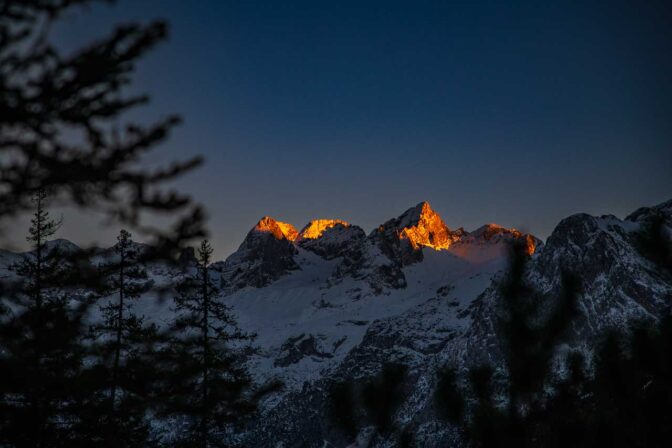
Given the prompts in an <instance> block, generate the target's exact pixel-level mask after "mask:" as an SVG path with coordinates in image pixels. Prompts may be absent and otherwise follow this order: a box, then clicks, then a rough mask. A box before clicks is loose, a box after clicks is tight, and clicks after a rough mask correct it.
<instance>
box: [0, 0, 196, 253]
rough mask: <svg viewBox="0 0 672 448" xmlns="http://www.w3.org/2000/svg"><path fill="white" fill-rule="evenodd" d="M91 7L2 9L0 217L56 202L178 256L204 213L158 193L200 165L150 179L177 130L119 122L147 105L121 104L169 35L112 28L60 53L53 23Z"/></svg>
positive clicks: (154, 28)
mask: <svg viewBox="0 0 672 448" xmlns="http://www.w3.org/2000/svg"><path fill="white" fill-rule="evenodd" d="M90 3H93V1H91V0H39V1H37V0H36V1H30V0H29V1H26V0H2V1H0V218H4V217H8V216H12V215H16V214H18V213H21V212H23V211H26V210H29V209H30V208H31V202H30V199H31V197H32V196H33V195H34V194H35V193H36V192H38V191H40V190H45V189H46V190H49V191H50V193H51V194H52V196H53V197H55V198H59V199H62V200H63V201H65V202H69V203H71V204H75V205H77V206H80V207H84V208H87V209H90V210H99V211H101V212H103V213H105V214H109V215H110V216H112V217H113V218H115V219H121V220H122V221H124V222H126V223H128V224H129V225H132V226H134V227H136V228H138V229H139V230H143V231H149V232H150V233H152V234H153V235H154V236H155V237H156V239H155V241H154V245H155V246H157V247H158V248H159V249H161V251H162V252H169V253H171V254H172V255H174V256H175V255H177V250H178V249H179V246H181V245H182V244H183V243H184V242H186V241H188V240H189V239H190V238H193V237H200V236H202V235H203V229H202V225H201V224H202V218H203V215H202V211H201V210H200V208H198V207H197V206H193V204H192V203H191V201H190V200H189V198H188V197H187V196H185V195H182V194H180V193H178V192H177V191H174V190H165V189H164V188H162V185H165V183H166V182H167V181H170V180H172V179H175V178H177V177H179V176H180V175H181V174H183V173H184V172H186V171H188V170H190V169H192V168H194V167H195V166H197V165H198V164H199V163H200V159H199V158H194V159H191V160H187V161H185V162H183V163H175V164H173V165H171V166H169V167H167V168H164V169H158V170H155V169H153V168H150V167H149V165H144V166H141V165H140V163H141V157H142V156H143V155H144V154H146V153H148V152H149V151H150V150H152V149H154V148H155V147H156V145H157V144H159V143H161V142H162V141H163V140H164V139H165V138H166V137H167V136H168V135H169V132H170V130H171V129H172V128H173V127H174V126H175V125H176V124H178V123H179V121H180V120H179V118H178V117H177V116H170V117H168V118H166V119H165V120H162V121H160V122H158V123H155V124H152V125H150V126H141V125H139V124H134V123H128V124H126V125H125V126H124V127H120V126H119V123H120V120H121V119H122V118H123V117H124V115H125V114H126V113H127V112H128V111H130V110H131V109H133V108H135V107H137V106H139V105H142V104H145V103H147V101H148V96H146V95H125V94H124V93H125V92H124V88H125V87H126V86H127V85H128V84H129V83H130V82H131V79H132V76H131V75H132V74H133V72H134V70H135V67H136V63H137V61H138V60H139V59H141V58H142V57H143V56H144V55H145V54H146V53H147V51H149V50H150V49H152V48H153V47H154V46H155V45H156V44H157V43H158V42H160V41H161V40H163V39H165V37H166V35H167V26H166V24H165V23H164V22H161V21H157V22H153V23H150V24H148V25H140V24H126V25H122V26H118V27H117V28H116V29H115V30H114V31H113V32H112V33H111V34H110V35H109V36H107V37H105V38H102V39H99V40H96V41H93V42H91V43H89V44H88V45H86V46H84V47H83V48H81V49H79V50H76V51H73V52H71V53H70V54H64V53H63V52H62V51H61V49H60V48H59V47H58V46H57V45H55V44H54V43H52V42H51V41H50V39H49V37H50V33H49V32H50V30H51V28H52V25H53V23H54V22H56V21H57V20H58V19H59V18H61V16H63V15H64V14H66V13H67V12H69V11H71V10H73V9H74V8H76V7H80V6H84V5H87V4H90ZM147 211H156V212H169V213H170V214H171V216H181V219H180V220H179V221H178V222H177V223H176V224H175V226H174V227H173V228H172V229H171V230H170V231H169V232H165V231H159V230H158V229H149V228H145V227H142V223H141V215H142V213H141V212H147Z"/></svg>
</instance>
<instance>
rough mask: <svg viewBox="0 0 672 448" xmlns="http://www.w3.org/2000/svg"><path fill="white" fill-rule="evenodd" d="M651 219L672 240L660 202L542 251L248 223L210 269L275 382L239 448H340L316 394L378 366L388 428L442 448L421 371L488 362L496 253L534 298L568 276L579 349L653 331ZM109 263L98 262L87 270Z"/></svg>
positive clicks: (405, 231) (143, 304)
mask: <svg viewBox="0 0 672 448" xmlns="http://www.w3.org/2000/svg"><path fill="white" fill-rule="evenodd" d="M655 213H660V214H662V215H663V216H665V219H666V220H667V225H668V226H669V227H670V228H672V201H669V202H667V203H665V204H661V205H660V206H657V207H654V208H643V209H640V210H638V211H636V212H635V213H633V214H632V215H630V216H629V217H628V218H626V219H625V220H620V219H618V218H615V217H613V216H602V217H593V216H589V215H585V214H579V215H574V216H571V217H569V218H567V219H565V220H563V221H562V222H561V223H560V224H559V225H558V226H557V228H556V229H555V231H554V232H553V233H552V235H551V236H550V237H549V238H548V240H547V241H546V243H545V244H544V243H542V242H541V241H540V240H538V239H537V238H535V237H534V236H532V235H529V234H523V233H521V232H519V231H517V230H515V229H507V228H504V227H501V226H498V225H496V224H487V225H485V226H483V227H480V228H479V229H476V230H475V231H473V232H467V231H464V230H463V229H461V228H460V229H457V230H451V229H449V228H448V227H447V226H446V224H445V223H444V222H443V220H442V219H441V217H440V216H439V215H438V214H437V213H436V212H435V211H434V210H432V208H431V206H430V205H429V204H427V203H426V202H423V203H420V204H418V205H417V206H415V207H411V208H410V209H408V210H407V211H406V212H404V213H402V214H401V215H400V216H399V217H397V218H393V219H390V220H388V221H386V222H385V223H383V224H381V225H380V226H378V227H377V228H376V229H374V230H373V231H371V232H370V233H369V234H368V235H367V234H366V233H365V232H364V230H363V229H361V228H360V227H358V226H356V225H352V224H349V223H347V222H345V221H341V220H336V219H328V220H327V219H321V220H315V221H311V222H310V223H308V224H307V225H305V226H304V227H303V228H302V230H301V231H297V230H296V228H295V227H294V226H292V225H291V224H287V223H283V222H280V221H277V220H275V219H273V218H270V217H264V218H262V219H261V220H260V221H259V222H258V223H257V224H256V225H255V226H254V227H253V228H252V230H250V232H249V233H248V235H247V236H246V238H245V240H244V241H243V242H242V244H241V245H240V247H239V249H238V250H237V251H236V252H235V253H234V254H232V255H231V256H229V257H228V258H227V259H226V260H225V261H222V262H218V263H214V264H213V265H212V266H211V270H212V274H213V275H215V276H218V277H219V278H220V279H221V285H222V289H223V294H222V297H221V300H223V301H225V302H226V303H228V304H229V305H230V306H231V307H232V309H233V311H234V313H235V314H236V317H237V319H238V322H239V324H240V326H241V327H242V329H243V330H245V331H248V332H253V333H256V334H257V338H256V340H255V341H254V345H255V347H256V350H255V351H254V354H253V355H252V356H251V358H250V360H249V363H250V369H251V371H252V372H253V374H254V375H255V377H256V378H257V379H258V380H260V381H263V380H265V379H268V378H272V377H277V378H280V379H282V380H283V381H284V382H285V388H284V390H283V392H282V393H280V394H278V395H275V396H274V397H273V398H272V399H270V400H269V401H268V402H266V403H265V406H264V410H263V416H262V418H261V419H259V420H257V421H256V422H253V423H252V424H251V426H250V427H249V429H248V431H247V432H246V434H245V435H244V436H243V438H242V443H243V444H247V446H309V447H313V446H315V447H317V446H323V445H324V443H325V440H326V441H329V443H331V444H332V445H330V446H345V445H346V444H347V443H349V442H351V441H347V440H345V439H343V438H342V435H339V434H338V433H336V432H334V431H333V430H332V429H333V428H331V426H330V424H329V421H328V419H327V418H325V414H324V400H325V390H326V387H327V385H328V384H329V382H330V381H333V380H334V379H338V378H360V377H366V376H368V375H371V374H373V373H375V372H377V371H378V370H379V369H380V367H381V366H382V365H383V364H384V363H387V362H390V361H400V362H403V363H405V364H407V365H408V366H410V375H409V379H408V382H407V384H406V385H405V388H406V392H407V394H406V396H407V399H406V401H405V403H404V404H403V406H402V409H401V411H400V413H399V415H398V416H397V419H398V420H399V421H400V422H402V423H404V424H405V425H410V427H412V428H413V431H414V433H415V434H416V438H417V441H418V444H419V446H428V447H431V446H436V447H438V446H446V445H451V444H454V443H456V442H457V440H456V439H455V434H453V432H452V431H451V429H450V428H447V427H445V425H442V424H439V423H438V422H437V420H436V419H435V417H434V416H433V411H432V407H431V393H432V390H433V384H434V380H435V372H436V369H437V368H438V367H439V366H442V365H444V364H445V363H454V364H457V365H468V364H470V363H474V362H481V361H484V360H491V361H493V362H495V363H496V362H497V359H498V356H499V353H498V350H499V349H498V341H497V338H496V334H495V332H494V329H493V321H494V309H495V306H494V305H495V303H496V302H497V299H498V297H497V291H498V289H497V288H496V287H495V285H494V284H493V279H495V280H496V279H497V277H498V275H500V274H501V273H502V272H503V269H504V268H505V262H506V249H507V243H509V242H511V241H514V240H517V241H521V242H523V243H524V244H526V246H527V248H528V253H529V254H530V256H531V259H530V263H529V272H528V278H529V280H530V282H531V283H532V284H533V285H534V286H535V287H536V288H537V289H538V290H539V291H541V292H543V293H548V294H549V295H553V293H554V292H555V291H557V289H558V288H559V281H558V279H559V273H560V271H561V270H563V269H568V268H569V269H571V270H572V271H574V272H577V273H578V274H579V275H580V277H581V279H582V283H583V295H582V297H581V300H580V306H581V310H582V317H581V319H580V320H579V321H577V322H576V324H575V330H576V335H577V341H579V343H580V341H584V342H585V341H588V340H590V338H591V337H592V336H594V335H595V334H597V333H598V332H599V331H600V330H601V329H603V328H605V327H607V326H609V325H621V324H622V323H623V322H625V321H626V320H627V319H629V318H632V317H647V318H655V317H656V316H659V315H660V314H661V313H663V312H664V310H665V309H667V308H666V307H669V304H670V302H669V300H670V294H672V280H671V279H670V276H669V274H668V273H665V272H661V271H660V269H658V268H657V267H656V266H655V265H654V264H653V263H652V262H651V261H649V260H647V259H646V257H644V256H643V255H642V254H641V251H640V250H639V249H638V245H637V237H636V232H637V231H638V230H639V229H640V228H641V225H642V223H643V222H645V221H646V220H647V219H648V217H650V216H651V215H652V214H655ZM59 244H60V245H63V243H59ZM64 247H65V246H64ZM73 250H74V249H73ZM138 250H142V247H141V246H139V249H138ZM112 254H113V251H112V250H111V249H108V250H107V251H105V250H101V251H99V252H98V253H97V255H96V257H98V259H101V260H102V259H103V258H104V257H109V256H113V255H112ZM18 257H19V255H17V254H11V253H6V252H0V275H9V274H8V273H7V270H6V265H7V264H8V263H9V261H12V260H13V261H15V260H16V259H17V258H18ZM192 266H193V254H189V253H185V254H184V256H183V257H182V259H181V264H179V265H166V264H161V263H151V264H149V265H147V266H146V270H147V274H148V278H149V279H150V280H151V281H152V282H153V283H154V284H155V285H156V286H158V287H161V288H165V287H168V288H170V286H171V285H172V284H175V283H176V282H177V281H179V279H181V278H182V276H183V275H184V270H185V269H190V268H191V267H192ZM137 306H138V308H139V310H140V311H141V312H142V313H144V314H145V315H146V316H147V317H148V318H150V319H153V320H155V321H157V322H159V323H163V322H166V321H168V320H170V318H171V316H172V314H171V311H170V308H171V303H170V301H169V300H168V301H163V302H157V301H156V300H154V299H153V297H152V294H148V295H146V296H145V297H142V298H141V299H140V300H139V301H138V305H137ZM372 446H385V441H374V442H372Z"/></svg>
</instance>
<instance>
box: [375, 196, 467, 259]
mask: <svg viewBox="0 0 672 448" xmlns="http://www.w3.org/2000/svg"><path fill="white" fill-rule="evenodd" d="M373 233H374V234H376V233H377V234H381V235H385V236H386V237H392V236H394V237H396V238H397V239H399V240H405V241H406V242H408V244H409V245H410V246H411V248H412V249H413V250H417V249H420V248H421V247H431V248H432V249H436V250H441V249H447V248H448V247H450V245H451V244H452V243H453V242H454V241H455V240H456V239H457V238H458V236H457V235H454V234H453V233H452V232H451V231H450V229H449V228H448V226H446V224H445V223H444V222H443V219H441V216H439V214H438V213H436V212H435V211H434V210H433V209H432V207H431V206H430V205H429V203H428V202H421V203H419V204H418V205H416V206H415V207H411V208H409V209H408V210H406V211H405V212H404V213H403V214H402V215H401V216H399V217H398V218H395V219H391V220H389V221H387V222H386V223H384V224H383V225H381V226H380V227H379V228H378V229H376V230H374V231H373Z"/></svg>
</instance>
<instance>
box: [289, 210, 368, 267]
mask: <svg viewBox="0 0 672 448" xmlns="http://www.w3.org/2000/svg"><path fill="white" fill-rule="evenodd" d="M365 239H366V233H364V231H363V230H362V229H361V227H358V226H353V225H350V224H348V223H347V222H345V221H340V220H337V219H318V220H315V221H311V222H310V223H309V224H308V225H307V226H306V227H304V228H303V230H301V233H300V234H299V238H298V239H297V240H296V243H297V244H298V245H299V246H300V247H302V248H304V249H306V250H309V251H311V252H314V253H316V254H317V255H319V256H321V257H322V258H325V259H327V260H330V259H332V258H336V257H340V256H343V255H345V254H346V253H348V252H352V251H361V247H360V246H361V244H362V242H363V241H364V240H365Z"/></svg>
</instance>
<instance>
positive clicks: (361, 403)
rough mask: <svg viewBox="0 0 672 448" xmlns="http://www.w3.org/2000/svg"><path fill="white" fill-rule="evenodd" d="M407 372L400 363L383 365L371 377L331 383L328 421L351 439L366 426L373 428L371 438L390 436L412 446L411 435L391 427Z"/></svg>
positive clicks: (401, 395) (406, 445)
mask: <svg viewBox="0 0 672 448" xmlns="http://www.w3.org/2000/svg"><path fill="white" fill-rule="evenodd" d="M407 371H408V369H407V367H406V366H404V365H402V364H385V365H384V366H383V367H382V369H381V371H380V372H379V373H378V374H377V375H375V376H373V377H371V378H368V379H364V380H361V381H355V380H342V381H336V382H334V383H332V384H331V385H330V388H329V393H328V396H327V414H328V416H329V419H330V421H331V422H332V423H333V424H334V425H335V427H336V428H337V429H338V430H339V431H341V432H342V433H343V434H344V435H345V436H346V437H347V438H348V440H350V441H352V440H354V439H355V437H356V436H358V434H359V433H360V431H361V430H362V429H363V428H364V427H367V426H369V427H372V428H374V429H375V431H374V432H373V433H370V437H371V438H373V437H376V436H379V437H382V438H392V440H395V441H396V443H397V445H398V446H403V447H408V446H412V445H413V436H412V434H411V433H410V432H409V431H407V430H406V429H405V428H403V427H395V426H394V415H395V413H396V412H397V411H398V409H399V406H400V405H401V404H402V403H403V383H404V381H405V379H406V375H407Z"/></svg>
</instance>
